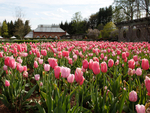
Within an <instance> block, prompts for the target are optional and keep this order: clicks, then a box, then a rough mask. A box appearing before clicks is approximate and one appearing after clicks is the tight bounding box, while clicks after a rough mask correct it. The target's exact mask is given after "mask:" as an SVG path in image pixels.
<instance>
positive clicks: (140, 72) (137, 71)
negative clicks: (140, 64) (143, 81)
mask: <svg viewBox="0 0 150 113" xmlns="http://www.w3.org/2000/svg"><path fill="white" fill-rule="evenodd" d="M135 73H136V75H137V76H141V75H142V69H141V68H137V69H136V71H135Z"/></svg>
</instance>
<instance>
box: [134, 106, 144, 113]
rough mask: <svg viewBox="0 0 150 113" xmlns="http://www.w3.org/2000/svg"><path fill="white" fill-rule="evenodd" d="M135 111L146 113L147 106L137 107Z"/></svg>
mask: <svg viewBox="0 0 150 113" xmlns="http://www.w3.org/2000/svg"><path fill="white" fill-rule="evenodd" d="M135 109H136V112H137V113H145V106H144V105H139V104H137V105H135Z"/></svg>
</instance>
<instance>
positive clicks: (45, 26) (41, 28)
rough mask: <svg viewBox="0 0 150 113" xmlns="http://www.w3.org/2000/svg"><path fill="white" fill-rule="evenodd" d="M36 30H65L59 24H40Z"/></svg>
mask: <svg viewBox="0 0 150 113" xmlns="http://www.w3.org/2000/svg"><path fill="white" fill-rule="evenodd" d="M34 32H65V31H64V30H63V29H61V28H60V27H59V26H58V25H38V27H37V28H36V29H35V30H34Z"/></svg>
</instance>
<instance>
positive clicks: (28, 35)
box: [24, 31, 33, 38]
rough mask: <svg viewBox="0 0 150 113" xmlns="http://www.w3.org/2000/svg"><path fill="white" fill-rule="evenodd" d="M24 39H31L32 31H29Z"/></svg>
mask: <svg viewBox="0 0 150 113" xmlns="http://www.w3.org/2000/svg"><path fill="white" fill-rule="evenodd" d="M24 38H33V31H30V32H29V33H28V34H27V35H26V36H25V37H24Z"/></svg>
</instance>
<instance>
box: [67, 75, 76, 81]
mask: <svg viewBox="0 0 150 113" xmlns="http://www.w3.org/2000/svg"><path fill="white" fill-rule="evenodd" d="M74 78H75V76H74V74H70V75H69V76H68V77H67V81H68V82H69V83H73V82H74Z"/></svg>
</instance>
